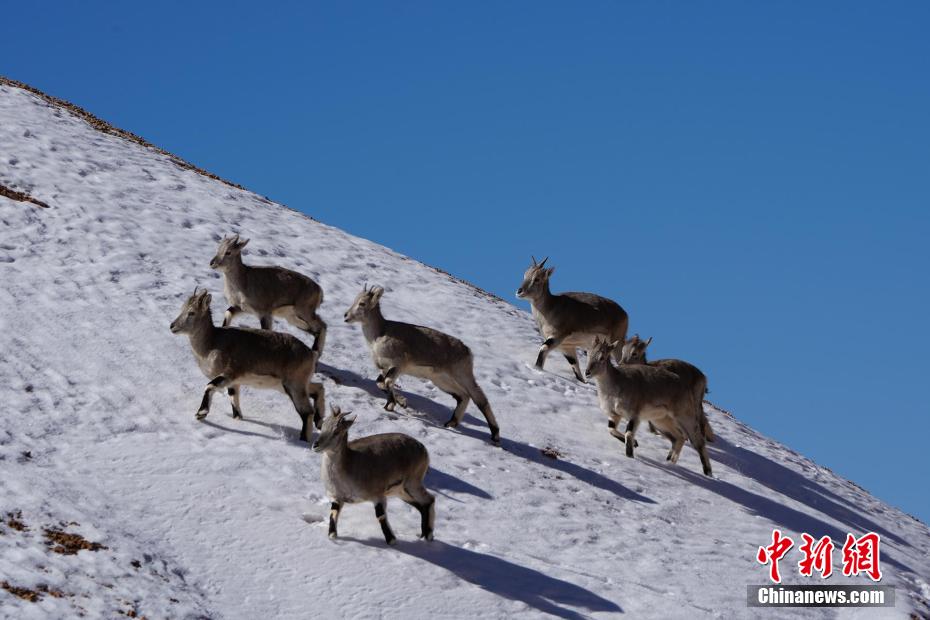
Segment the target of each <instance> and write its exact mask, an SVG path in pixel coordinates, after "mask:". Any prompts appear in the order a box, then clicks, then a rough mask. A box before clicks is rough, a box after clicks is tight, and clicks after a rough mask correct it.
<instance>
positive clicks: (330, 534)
mask: <svg viewBox="0 0 930 620" xmlns="http://www.w3.org/2000/svg"><path fill="white" fill-rule="evenodd" d="M329 539H330V540H336V532H330V533H329Z"/></svg>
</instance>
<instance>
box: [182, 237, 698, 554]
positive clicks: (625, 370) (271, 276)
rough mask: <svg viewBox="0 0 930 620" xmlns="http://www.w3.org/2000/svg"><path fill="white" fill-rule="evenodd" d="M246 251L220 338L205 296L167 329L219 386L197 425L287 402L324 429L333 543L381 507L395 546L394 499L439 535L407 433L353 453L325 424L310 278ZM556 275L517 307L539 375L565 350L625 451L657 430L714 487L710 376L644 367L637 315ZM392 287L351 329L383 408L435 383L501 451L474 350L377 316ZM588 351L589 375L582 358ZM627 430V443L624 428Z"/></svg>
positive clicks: (234, 245)
mask: <svg viewBox="0 0 930 620" xmlns="http://www.w3.org/2000/svg"><path fill="white" fill-rule="evenodd" d="M247 243H248V239H240V238H239V235H234V236H233V237H225V238H223V240H222V241H221V242H220V245H219V248H218V249H217V252H216V256H215V257H214V258H213V260H212V261H210V267H212V268H213V269H216V270H219V271H220V272H222V273H223V276H224V280H225V287H224V289H225V290H224V292H225V296H226V300H227V302H228V303H229V307H228V308H227V310H226V314H225V316H224V318H223V325H222V327H217V326H215V325H214V324H213V317H212V314H211V311H210V301H211V295H210V294H209V293H208V292H207V291H204V290H195V291H194V294H193V295H191V296H190V298H188V299H187V301H186V302H185V303H184V305H183V306H182V308H181V312H180V314H179V315H178V317H177V318H176V319H175V320H174V321H173V322H172V323H171V331H172V332H173V333H177V334H180V333H184V334H187V336H188V338H189V340H190V344H191V348H192V349H193V351H194V357H195V358H196V359H197V364H198V365H199V366H200V369H201V371H203V373H204V374H205V375H206V376H207V378H208V379H209V383H207V387H206V390H205V391H204V394H203V400H202V401H201V404H200V408H199V410H198V411H197V414H196V417H197V419H198V420H202V419H203V418H205V417H206V416H207V413H209V411H210V401H211V397H212V395H213V393H214V392H217V391H222V390H226V392H227V394H228V395H229V398H230V401H231V402H232V411H233V418H241V417H242V409H241V408H240V405H239V391H240V388H241V386H243V385H248V386H252V387H259V388H274V389H280V390H283V391H284V392H285V393H286V394H287V396H288V397H289V398H290V399H291V402H292V403H293V404H294V408H295V409H297V413H298V414H299V415H300V420H301V429H300V439H301V440H303V441H307V442H309V441H310V437H311V434H312V429H311V428H310V426H309V423H310V420H311V416H312V421H313V424H314V425H315V426H316V427H317V429H319V430H320V433H319V436H318V437H317V440H316V441H315V442H314V443H313V449H314V450H315V451H317V452H322V453H323V458H322V478H323V482H324V484H325V485H326V490H327V493H328V494H329V496H330V497H331V499H332V505H331V510H330V518H329V535H330V537H335V536H336V524H337V521H338V518H339V513H340V511H341V509H342V506H343V505H344V504H345V503H357V502H366V501H370V502H373V503H374V505H375V514H376V516H377V518H378V521H379V522H380V524H381V529H382V531H383V533H384V537H385V540H386V541H387V543H388V544H393V543H394V541H395V540H396V539H395V536H394V534H393V532H392V531H391V528H390V526H389V524H388V521H387V514H386V512H385V511H386V507H387V503H386V502H387V498H388V497H391V496H397V497H400V498H401V499H403V500H404V501H405V502H407V503H408V504H410V505H412V506H414V507H415V508H416V509H417V510H418V511H419V512H420V514H421V516H422V528H421V537H423V538H425V539H427V540H430V539H432V537H433V522H434V497H433V496H432V495H431V494H430V493H429V492H428V491H427V490H426V488H425V487H424V485H423V478H424V477H425V476H426V472H427V470H428V469H429V453H428V452H427V450H426V448H425V447H424V446H423V444H421V443H420V442H419V441H417V440H416V439H414V438H412V437H410V436H408V435H404V434H402V433H384V434H380V435H371V436H369V437H364V438H361V439H355V440H353V441H348V430H349V427H350V426H351V425H352V423H353V422H354V421H355V416H352V415H349V414H348V413H343V412H341V411H340V409H339V408H338V407H335V406H332V407H331V410H332V415H331V416H330V417H328V418H326V419H325V420H324V419H323V416H324V414H325V405H324V390H323V385H322V384H321V383H315V382H314V381H313V375H314V373H315V372H316V364H317V361H318V360H319V358H320V355H321V354H322V353H323V345H324V342H325V340H326V324H325V323H324V322H323V320H322V319H321V318H320V316H319V315H318V314H317V310H318V308H319V307H320V304H321V303H322V301H323V290H322V289H321V288H320V286H319V284H317V283H316V282H314V281H313V280H312V279H310V278H308V277H306V276H304V275H302V274H299V273H296V272H294V271H291V270H288V269H284V268H282V267H257V266H250V265H246V264H244V263H243V262H242V249H243V248H244V247H245V246H246V244H247ZM552 272H553V268H551V267H548V268H547V267H546V260H543V261H542V262H539V263H537V262H536V259H535V258H534V259H533V265H532V266H531V267H530V268H529V269H527V271H526V273H525V274H524V277H523V283H522V284H521V286H520V288H519V289H517V296H518V297H521V298H524V299H527V300H528V301H529V302H530V304H531V306H532V309H533V317H534V318H535V319H536V321H537V323H538V325H539V329H540V331H541V332H542V336H543V344H542V346H541V347H540V349H539V354H538V356H537V358H536V367H537V368H539V369H542V368H543V365H544V364H545V361H546V357H547V356H548V354H549V353H550V352H551V351H553V350H558V351H560V352H561V353H562V354H563V355H564V356H565V359H566V360H568V363H569V364H571V367H572V370H573V371H574V373H575V376H576V377H577V379H578V380H579V381H581V382H585V376H587V377H588V378H593V379H594V381H595V382H596V383H597V392H598V399H599V401H600V406H601V409H602V410H603V412H604V413H605V414H606V415H607V416H608V419H609V421H608V428H609V429H610V433H611V434H612V435H613V436H614V437H616V438H617V439H619V440H620V441H622V442H624V443H625V444H626V446H625V447H626V455H627V456H629V457H632V456H633V449H634V447H635V446H636V445H637V443H636V438H635V435H636V430H637V427H638V426H639V424H640V422H643V421H646V422H648V423H649V426H650V428H651V429H652V430H653V432H657V433H659V434H661V435H664V436H665V437H667V438H668V439H669V440H670V441H671V442H672V447H671V450H670V451H669V453H668V457H667V460H669V461H671V462H672V463H675V462H676V461H677V460H678V455H679V453H680V452H681V448H682V446H684V443H685V440H686V439H688V440H690V441H691V444H692V445H693V446H694V448H695V449H696V450H697V452H698V453H699V454H700V457H701V464H702V465H703V468H704V473H705V474H706V475H708V476H710V475H711V465H710V459H709V458H708V456H707V449H706V446H705V444H706V442H708V441H713V439H714V435H713V432H712V431H711V428H710V424H709V423H708V421H707V417H706V415H705V413H704V408H703V397H704V393H705V392H706V390H707V378H706V377H705V376H704V374H703V373H702V372H701V371H700V370H698V369H697V368H696V367H694V366H692V365H691V364H689V363H687V362H683V361H681V360H660V361H653V362H647V361H646V347H647V346H648V345H649V343H650V342H651V340H652V339H651V338H650V339H649V340H641V339H640V338H639V337H638V336H633V338H631V339H630V340H626V332H627V326H628V317H627V313H626V312H625V311H624V310H623V308H621V307H620V306H619V305H618V304H616V303H615V302H613V301H611V300H609V299H606V298H604V297H600V296H598V295H594V294H591V293H562V294H553V293H552V292H551V291H550V290H549V278H550V277H551V276H552ZM383 294H384V289H383V288H381V287H378V286H376V287H373V288H368V287H367V286H366V287H364V288H363V289H362V291H361V292H360V293H359V294H358V296H357V297H356V298H355V301H354V302H353V303H352V306H351V307H350V308H349V309H348V310H347V311H346V313H345V320H346V322H350V323H351V322H355V323H360V324H361V327H362V333H363V334H364V336H365V340H366V341H367V342H368V347H369V349H370V350H371V356H372V359H373V361H374V363H375V366H377V367H378V370H379V374H378V378H377V380H376V383H377V385H378V387H379V388H380V389H382V390H384V392H385V393H386V395H387V402H386V403H385V405H384V408H385V409H387V410H388V411H393V410H394V408H395V406H397V405H400V406H401V407H406V401H405V399H404V397H403V396H402V395H401V394H400V393H398V391H397V389H396V387H395V384H396V381H397V379H398V377H399V376H400V375H413V376H416V377H421V378H423V379H429V380H430V381H431V382H432V383H433V384H434V385H435V386H436V387H438V388H439V389H440V390H442V391H444V392H446V393H448V394H450V395H451V396H452V397H453V398H454V399H455V403H456V404H455V409H454V411H453V413H452V417H451V418H449V421H448V422H446V427H455V426H457V425H458V424H459V423H460V422H461V420H462V418H463V417H464V415H465V409H466V407H468V403H469V401H470V400H474V401H475V404H476V405H477V406H478V409H480V410H481V413H482V414H484V417H485V419H486V420H487V423H488V427H489V428H490V431H491V441H492V442H493V443H495V444H499V443H500V428H499V427H498V425H497V420H496V419H495V417H494V412H493V411H492V410H491V405H490V403H489V402H488V399H487V397H486V396H485V394H484V391H483V390H482V389H481V387H480V386H479V385H478V382H477V381H476V380H475V374H474V370H473V361H472V354H471V350H470V349H469V348H468V347H467V346H466V345H465V344H464V343H463V342H462V341H461V340H459V339H458V338H455V337H453V336H450V335H448V334H444V333H442V332H440V331H438V330H435V329H431V328H429V327H422V326H419V325H411V324H410V323H402V322H400V321H391V320H389V319H386V318H384V315H383V314H382V313H381V297H382V295H383ZM243 312H244V313H248V314H252V315H255V316H257V317H258V319H259V321H260V323H261V329H248V328H241V327H231V326H230V324H231V323H232V320H233V318H234V317H235V316H236V315H237V314H240V313H243ZM275 316H279V317H282V318H284V319H285V320H287V321H288V322H289V323H291V324H292V325H294V326H296V327H298V328H300V329H301V330H304V331H306V332H308V333H310V334H312V335H313V336H314V343H313V348H312V349H311V348H309V347H307V345H306V344H304V343H303V341H301V340H300V339H298V338H296V337H295V336H292V335H290V334H286V333H282V332H276V331H272V327H273V319H274V317H275ZM578 349H582V350H584V351H587V353H588V365H587V369H586V371H585V374H584V375H582V373H581V369H580V367H579V365H578V359H577V357H576V356H577V350H578ZM614 362H616V363H614ZM623 418H625V419H626V420H627V425H626V429H625V431H623V432H621V431H620V430H619V429H618V426H617V425H618V423H619V422H620V421H621V419H623Z"/></svg>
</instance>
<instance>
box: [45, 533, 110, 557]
mask: <svg viewBox="0 0 930 620" xmlns="http://www.w3.org/2000/svg"><path fill="white" fill-rule="evenodd" d="M45 539H46V540H45V544H46V545H48V546H49V548H50V549H51V550H52V551H53V552H54V553H60V554H62V555H75V554H76V553H77V552H78V551H100V550H101V549H109V547H107V546H105V545H101V544H100V543H96V542H91V541H89V540H87V539H86V538H84V537H83V536H81V535H80V534H71V533H69V532H64V531H62V530H59V529H55V528H46V530H45Z"/></svg>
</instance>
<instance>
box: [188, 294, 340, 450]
mask: <svg viewBox="0 0 930 620" xmlns="http://www.w3.org/2000/svg"><path fill="white" fill-rule="evenodd" d="M210 299H211V297H210V294H209V293H208V292H207V291H200V292H197V291H196V290H195V291H194V294H193V295H191V296H190V298H188V300H187V301H186V302H184V305H183V306H182V307H181V313H180V314H179V315H178V318H176V319H175V320H174V321H172V322H171V332H172V333H174V334H187V336H188V338H189V339H190V343H191V348H192V349H193V350H194V357H195V358H197V365H198V366H200V370H201V371H203V374H205V375H206V376H207V378H208V379H210V382H209V383H208V384H207V389H206V391H205V392H204V393H203V400H202V401H201V403H200V409H199V410H198V411H197V415H196V417H197V419H198V420H202V419H204V418H205V417H207V414H208V413H209V412H210V400H211V397H212V395H213V392H215V391H217V390H223V389H226V390H228V394H229V397H230V400H232V408H233V418H241V417H242V411H241V410H240V409H239V390H240V386H242V385H249V386H253V387H260V388H276V389H280V390H283V391H284V392H285V393H286V394H287V395H288V397H290V399H291V402H292V403H294V408H295V409H297V413H298V414H299V415H300V421H301V427H300V439H301V440H302V441H310V433H311V432H312V431H311V430H310V428H309V427H308V424H307V422H308V420H309V419H310V417H311V416H312V417H313V421H314V423H315V424H316V426H317V428H319V426H320V424H322V415H323V412H324V410H323V406H324V405H323V384H321V383H313V382H312V381H311V379H312V378H313V373H314V372H316V362H317V358H318V357H319V353H317V352H316V351H312V350H310V348H309V347H307V345H305V344H304V343H303V342H301V341H300V339H298V338H296V337H294V336H292V335H290V334H283V333H280V332H272V331H267V330H261V329H248V328H240V327H216V326H215V325H213V317H212V315H211V313H210ZM311 397H312V398H313V404H312V405H311V404H310V398H311Z"/></svg>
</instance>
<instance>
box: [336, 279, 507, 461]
mask: <svg viewBox="0 0 930 620" xmlns="http://www.w3.org/2000/svg"><path fill="white" fill-rule="evenodd" d="M383 294H384V289H383V288H381V287H380V286H375V287H373V288H371V289H368V288H367V287H366V288H363V289H362V292H361V293H359V294H358V296H357V297H356V298H355V301H354V302H353V303H352V306H351V307H350V308H349V309H348V310H347V311H346V313H345V320H346V323H352V322H358V323H361V324H362V332H363V333H364V334H365V340H366V341H367V342H368V347H369V348H370V349H371V357H372V359H373V360H374V362H375V366H377V367H378V370H379V371H381V374H380V375H378V379H377V380H376V381H377V384H378V387H379V388H381V389H382V390H384V391H385V392H387V395H388V400H387V403H385V405H384V408H385V409H387V410H388V411H393V410H394V406H395V405H400V406H401V407H406V406H407V401H406V399H405V398H404V397H403V396H401V395H400V394H398V393H397V390H396V389H395V387H394V383H395V382H396V381H397V378H398V377H399V376H400V375H413V376H414V377H420V378H421V379H429V380H430V381H432V382H433V385H435V386H436V387H438V388H439V389H440V390H442V391H443V392H445V393H447V394H450V395H451V396H452V397H453V398H454V399H455V403H456V406H455V411H454V412H453V413H452V417H451V418H449V421H448V422H446V427H447V428H454V427H456V426H458V424H459V422H461V421H462V418H463V417H464V416H465V408H466V407H468V401H469V399H471V400H474V401H475V404H476V405H478V409H480V410H481V413H483V414H484V417H485V419H486V420H487V422H488V427H489V428H490V429H491V441H492V442H494V443H499V442H500V428H499V427H498V426H497V420H496V419H495V418H494V412H493V411H491V404H490V403H489V402H488V399H487V397H486V396H485V395H484V391H483V390H482V389H481V387H480V386H479V385H478V382H477V381H475V372H474V368H473V360H472V354H471V350H470V349H469V348H468V347H467V346H465V344H464V343H463V342H462V341H461V340H459V339H458V338H455V337H453V336H450V335H448V334H444V333H442V332H441V331H438V330H435V329H432V328H429V327H421V326H420V325H411V324H410V323H401V322H400V321H389V320H387V319H385V318H384V315H382V314H381V295H383Z"/></svg>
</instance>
